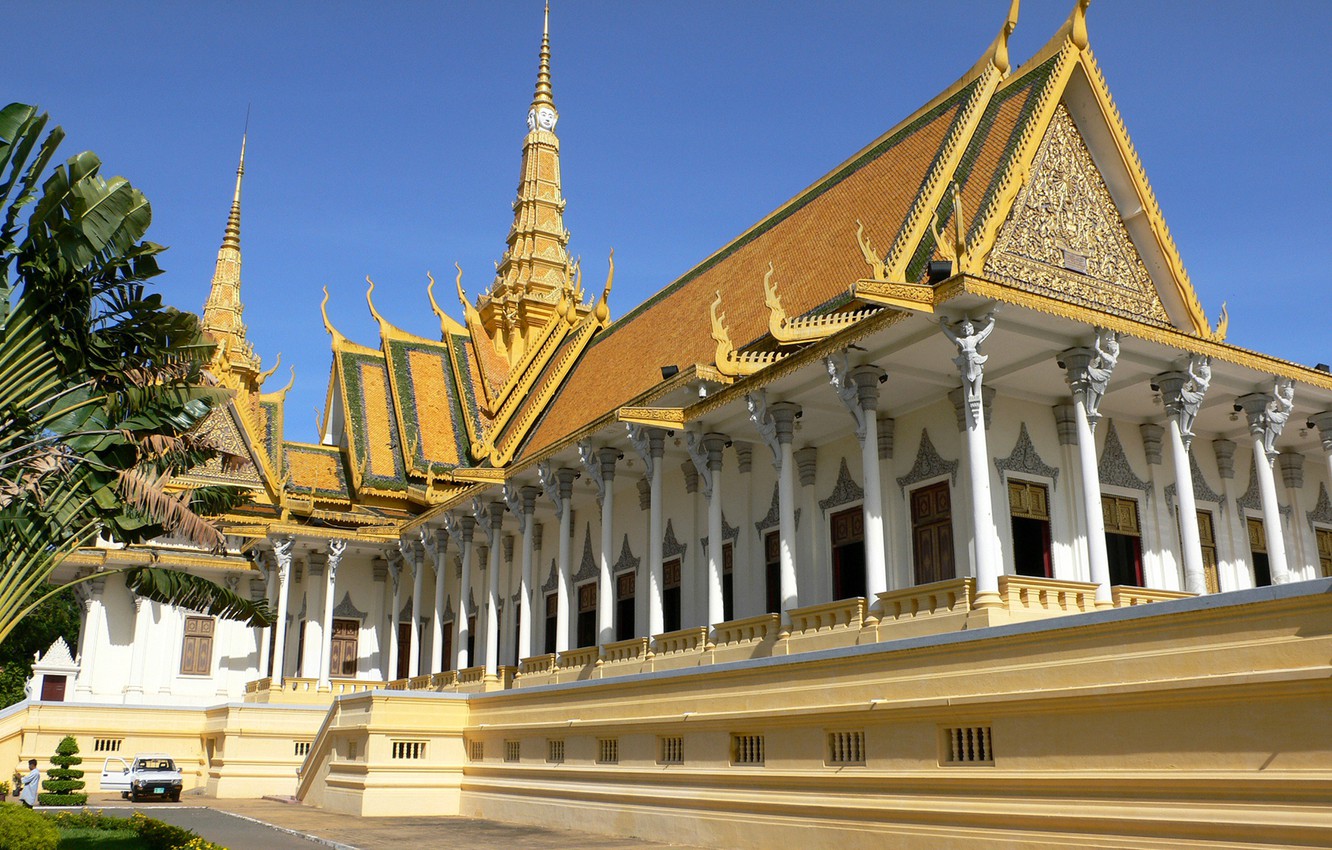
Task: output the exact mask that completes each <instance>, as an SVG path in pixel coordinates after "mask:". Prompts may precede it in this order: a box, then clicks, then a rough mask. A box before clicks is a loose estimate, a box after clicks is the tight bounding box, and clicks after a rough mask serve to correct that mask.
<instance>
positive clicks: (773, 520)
mask: <svg viewBox="0 0 1332 850" xmlns="http://www.w3.org/2000/svg"><path fill="white" fill-rule="evenodd" d="M781 509H782V506H781V500H780V498H779V496H778V487H777V484H776V482H774V483H773V485H772V505H771V506H770V507H769V508H768V512H767V513H766V514H764V516H763V519H761V520H759V521H758V522H756V523H754V530H755V531H757V532H758V533H759V536H760V537H762V536H763V532H765V531H767V530H768V529H770V528H776V527H777V526H778V525H780V524H781ZM795 523H796V529H797V530H799V528H800V508H796V510H795Z"/></svg>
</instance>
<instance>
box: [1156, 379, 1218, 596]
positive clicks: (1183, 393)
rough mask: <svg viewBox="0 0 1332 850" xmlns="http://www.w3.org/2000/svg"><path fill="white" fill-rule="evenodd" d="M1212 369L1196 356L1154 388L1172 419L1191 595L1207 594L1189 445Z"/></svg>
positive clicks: (1186, 586) (1186, 578) (1182, 541)
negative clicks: (1183, 367) (1158, 392)
mask: <svg viewBox="0 0 1332 850" xmlns="http://www.w3.org/2000/svg"><path fill="white" fill-rule="evenodd" d="M1211 379H1212V367H1211V363H1210V360H1209V359H1208V358H1206V357H1201V356H1196V355H1195V356H1194V357H1193V358H1191V359H1190V361H1189V365H1188V369H1187V370H1184V371H1179V370H1176V371H1171V372H1165V373H1162V374H1160V375H1157V376H1156V378H1155V379H1154V380H1153V381H1152V386H1153V387H1155V388H1156V389H1159V390H1160V392H1161V401H1162V403H1163V404H1164V405H1165V410H1166V416H1167V417H1168V418H1169V420H1170V421H1169V428H1170V455H1171V460H1172V461H1173V463H1174V467H1175V493H1176V498H1177V499H1178V500H1179V537H1180V545H1181V548H1182V549H1183V550H1184V551H1183V552H1182V553H1181V554H1182V560H1183V561H1184V589H1185V590H1187V591H1189V592H1190V593H1197V594H1203V593H1206V592H1207V576H1206V575H1205V573H1204V569H1203V557H1202V537H1201V535H1200V533H1199V531H1198V503H1197V499H1196V498H1195V495H1194V492H1193V469H1192V468H1191V467H1190V465H1189V445H1190V444H1191V443H1192V442H1193V422H1194V420H1195V419H1196V418H1197V416H1198V408H1199V407H1200V406H1201V405H1202V400H1203V396H1204V395H1205V394H1206V393H1207V387H1208V385H1209V384H1210V383H1211Z"/></svg>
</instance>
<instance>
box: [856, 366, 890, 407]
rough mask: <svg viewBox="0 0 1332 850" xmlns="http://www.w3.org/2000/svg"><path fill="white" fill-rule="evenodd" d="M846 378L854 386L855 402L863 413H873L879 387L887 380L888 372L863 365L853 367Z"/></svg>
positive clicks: (877, 399)
mask: <svg viewBox="0 0 1332 850" xmlns="http://www.w3.org/2000/svg"><path fill="white" fill-rule="evenodd" d="M846 377H847V378H848V379H849V380H850V381H851V382H852V383H853V384H855V387H856V400H857V401H859V402H860V407H861V409H862V410H865V411H867V412H868V411H874V410H877V409H878V407H879V387H880V386H882V384H883V383H884V382H885V381H887V380H888V372H887V371H886V370H884V369H883V368H882V367H880V366H875V365H873V364H871V363H865V364H862V365H860V366H853V367H851V370H850V371H849V372H847V373H846Z"/></svg>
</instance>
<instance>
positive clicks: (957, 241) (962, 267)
mask: <svg viewBox="0 0 1332 850" xmlns="http://www.w3.org/2000/svg"><path fill="white" fill-rule="evenodd" d="M948 191H949V192H951V193H952V195H953V214H952V216H950V217H949V222H951V224H952V227H941V226H940V225H939V211H938V210H937V209H936V210H935V211H934V212H933V213H932V214H931V215H930V233H931V234H933V235H934V244H935V247H936V248H937V250H938V251H939V256H941V257H943V258H944V259H945V260H948V261H949V262H951V263H952V264H953V272H954V274H961V273H962V272H966V271H970V268H969V267H968V262H967V261H968V251H967V224H966V218H965V217H964V216H963V213H962V190H961V189H959V188H958V186H957V181H956V180H954V181H953V182H952V183H950V184H948Z"/></svg>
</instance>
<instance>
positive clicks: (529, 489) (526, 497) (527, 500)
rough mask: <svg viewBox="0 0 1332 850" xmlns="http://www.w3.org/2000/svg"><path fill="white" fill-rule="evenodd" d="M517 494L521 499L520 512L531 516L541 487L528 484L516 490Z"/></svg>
mask: <svg viewBox="0 0 1332 850" xmlns="http://www.w3.org/2000/svg"><path fill="white" fill-rule="evenodd" d="M518 495H519V497H520V499H521V513H522V514H523V515H524V516H531V515H532V513H533V512H534V511H536V500H537V497H538V496H540V495H541V488H540V487H533V486H532V485H530V484H528V485H526V486H524V487H523V488H522V489H521V490H519V491H518Z"/></svg>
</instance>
